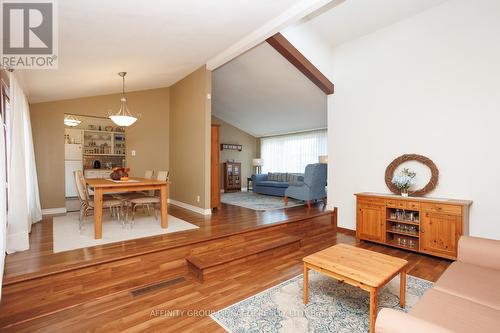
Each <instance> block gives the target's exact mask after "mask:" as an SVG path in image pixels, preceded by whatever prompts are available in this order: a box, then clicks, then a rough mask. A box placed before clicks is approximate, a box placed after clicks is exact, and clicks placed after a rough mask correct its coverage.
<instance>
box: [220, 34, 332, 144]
mask: <svg viewBox="0 0 500 333" xmlns="http://www.w3.org/2000/svg"><path fill="white" fill-rule="evenodd" d="M326 101H327V98H326V95H325V93H324V92H323V91H321V90H320V89H319V88H318V87H317V86H316V85H315V84H313V83H312V82H311V81H310V80H309V79H308V78H306V77H305V76H304V74H302V73H301V72H299V71H298V70H297V69H296V68H295V67H294V66H293V65H292V64H290V62H288V60H286V59H285V58H284V57H283V56H282V55H280V54H279V53H278V52H277V51H275V50H274V49H273V48H272V47H271V46H270V45H269V44H267V43H262V44H260V45H259V46H257V47H255V48H253V49H252V50H250V51H248V52H247V53H244V54H243V55H241V56H240V57H238V58H236V59H234V60H232V61H231V62H229V63H227V64H225V65H224V66H222V67H220V68H218V69H216V70H215V71H214V72H213V76H212V113H213V114H214V115H215V116H217V117H219V118H221V119H222V120H224V121H226V122H228V123H230V124H232V125H233V126H236V127H238V128H240V129H242V130H244V131H245V132H247V133H249V134H251V135H253V136H256V137H261V136H268V135H273V134H282V133H288V132H296V131H303V130H309V129H318V128H326V126H327V117H326V115H327V114H326V110H327V105H326Z"/></svg>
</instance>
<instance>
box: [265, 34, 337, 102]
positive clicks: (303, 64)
mask: <svg viewBox="0 0 500 333" xmlns="http://www.w3.org/2000/svg"><path fill="white" fill-rule="evenodd" d="M266 41H267V42H268V43H269V45H271V46H272V47H273V48H274V49H275V50H276V51H278V52H279V53H280V54H281V55H282V56H283V57H285V59H287V60H288V61H289V62H290V63H291V64H292V65H294V66H295V67H296V68H297V69H298V70H299V71H301V72H302V73H303V74H304V75H305V76H306V77H307V78H308V79H309V80H311V81H312V82H313V83H314V84H315V85H317V86H318V88H319V89H321V90H323V92H324V93H325V94H327V95H331V94H333V90H334V86H333V83H332V82H331V81H330V80H328V78H327V77H326V76H325V75H324V74H323V73H321V71H320V70H319V69H317V68H316V66H314V65H313V64H312V63H311V62H310V61H309V60H307V58H306V57H304V55H303V54H302V53H300V51H299V50H297V49H296V48H295V46H293V44H292V43H290V42H289V41H288V39H286V38H285V36H283V35H282V34H280V33H279V32H278V33H277V34H275V35H274V36H271V37H269V38H268V39H266Z"/></svg>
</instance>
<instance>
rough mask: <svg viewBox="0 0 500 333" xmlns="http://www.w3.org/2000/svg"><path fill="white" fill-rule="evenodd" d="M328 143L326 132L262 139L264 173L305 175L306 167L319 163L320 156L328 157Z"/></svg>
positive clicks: (261, 154)
mask: <svg viewBox="0 0 500 333" xmlns="http://www.w3.org/2000/svg"><path fill="white" fill-rule="evenodd" d="M327 142H328V138H327V132H326V130H320V131H311V132H304V133H296V134H288V135H280V136H273V137H268V138H262V139H261V141H260V152H261V153H260V156H261V158H262V159H263V160H264V166H263V167H262V171H263V172H264V173H267V172H291V173H303V172H304V170H305V168H306V165H308V164H312V163H318V158H319V156H320V155H327Z"/></svg>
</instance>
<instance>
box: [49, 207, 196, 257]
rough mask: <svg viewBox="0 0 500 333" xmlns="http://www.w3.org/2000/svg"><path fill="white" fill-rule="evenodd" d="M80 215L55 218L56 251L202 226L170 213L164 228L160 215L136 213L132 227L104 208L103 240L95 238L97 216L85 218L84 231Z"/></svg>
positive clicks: (71, 214) (54, 246)
mask: <svg viewBox="0 0 500 333" xmlns="http://www.w3.org/2000/svg"><path fill="white" fill-rule="evenodd" d="M78 214H79V213H68V214H67V215H65V216H58V217H54V220H53V228H52V229H53V231H52V232H53V251H54V253H57V252H63V251H69V250H74V249H81V248H85V247H91V246H96V245H102V244H109V243H115V242H121V241H125V240H130V239H136V238H143V237H150V236H156V235H162V234H170V233H173V232H178V231H184V230H191V229H198V228H199V227H198V226H196V225H194V224H191V223H188V222H186V221H184V220H181V219H179V218H177V217H175V216H172V215H169V216H168V228H167V229H163V228H162V227H161V222H160V217H158V220H156V219H155V217H154V216H153V215H151V216H147V215H141V214H137V215H136V217H135V222H134V226H133V228H130V226H127V227H126V228H122V225H121V224H119V223H118V221H116V220H111V219H110V217H109V213H108V212H107V211H104V213H103V217H102V219H103V221H102V239H94V222H93V217H92V216H89V217H87V218H86V219H85V227H84V229H83V230H82V231H81V232H80V230H78Z"/></svg>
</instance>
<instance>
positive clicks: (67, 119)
mask: <svg viewBox="0 0 500 333" xmlns="http://www.w3.org/2000/svg"><path fill="white" fill-rule="evenodd" d="M80 123H81V121H80V120H78V119H77V118H76V117H75V116H72V115H70V114H67V115H65V116H64V125H66V126H69V127H75V126H78V125H80Z"/></svg>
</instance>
